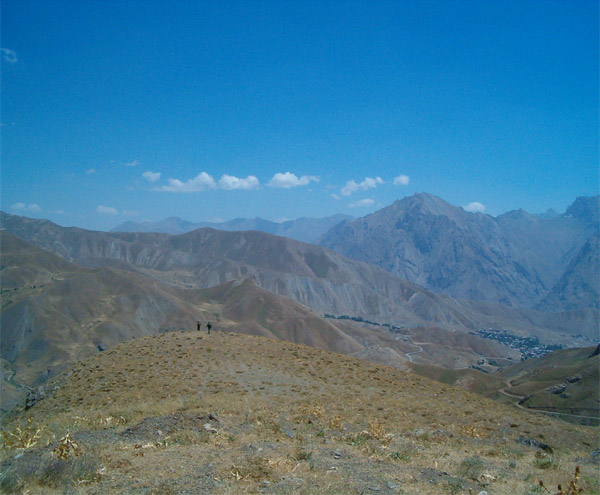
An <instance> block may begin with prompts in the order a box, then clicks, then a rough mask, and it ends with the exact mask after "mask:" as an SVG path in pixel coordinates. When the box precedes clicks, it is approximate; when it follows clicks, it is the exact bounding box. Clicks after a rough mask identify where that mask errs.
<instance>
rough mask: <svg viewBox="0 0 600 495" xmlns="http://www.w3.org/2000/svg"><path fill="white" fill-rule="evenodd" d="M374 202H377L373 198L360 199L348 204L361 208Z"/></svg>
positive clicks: (351, 206)
mask: <svg viewBox="0 0 600 495" xmlns="http://www.w3.org/2000/svg"><path fill="white" fill-rule="evenodd" d="M373 203H375V201H374V200H372V199H360V200H358V201H355V202H354V203H350V204H349V205H348V206H349V207H350V208H360V207H361V206H371V205H372V204H373Z"/></svg>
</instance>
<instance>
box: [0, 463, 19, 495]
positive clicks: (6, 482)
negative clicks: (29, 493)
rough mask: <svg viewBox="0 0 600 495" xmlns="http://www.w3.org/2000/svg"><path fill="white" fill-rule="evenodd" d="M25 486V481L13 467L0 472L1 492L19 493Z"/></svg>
mask: <svg viewBox="0 0 600 495" xmlns="http://www.w3.org/2000/svg"><path fill="white" fill-rule="evenodd" d="M24 488H25V482H24V481H23V479H22V478H21V476H19V474H18V473H16V472H15V471H14V470H13V469H10V468H9V469H7V470H6V471H4V472H3V473H2V474H0V491H2V493H19V492H21V491H23V489H24Z"/></svg>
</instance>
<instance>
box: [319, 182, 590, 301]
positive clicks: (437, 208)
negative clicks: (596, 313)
mask: <svg viewBox="0 0 600 495" xmlns="http://www.w3.org/2000/svg"><path fill="white" fill-rule="evenodd" d="M597 230H598V197H595V198H578V199H577V201H575V203H574V204H573V205H572V206H571V207H570V208H569V209H568V210H567V212H566V213H565V215H559V216H555V215H545V216H535V215H530V214H528V213H526V212H524V211H522V210H519V211H514V212H509V213H507V214H505V215H501V216H499V217H497V218H493V217H491V216H489V215H484V214H481V213H469V212H467V211H465V210H463V209H462V208H460V207H455V206H452V205H450V204H448V203H446V202H445V201H443V200H442V199H440V198H437V197H435V196H432V195H430V194H425V193H422V194H415V195H414V196H412V197H408V198H404V199H402V200H399V201H396V202H395V203H394V204H392V205H391V206H388V207H387V208H384V209H382V210H380V211H378V212H376V213H373V214H371V215H368V216H366V217H364V218H360V219H358V220H355V221H351V222H343V223H342V224H339V225H337V226H335V227H333V228H332V229H331V230H330V231H329V232H328V233H327V234H325V236H324V237H323V238H322V239H321V240H320V241H319V243H320V244H321V245H323V246H325V247H328V248H330V249H333V250H335V251H337V252H339V253H341V254H344V255H345V256H349V257H351V258H354V259H357V260H360V261H365V262H368V263H373V264H376V265H378V266H380V267H382V268H384V269H385V270H387V271H389V272H390V273H394V274H397V275H399V276H401V277H402V278H405V279H407V280H409V281H411V282H414V283H416V284H419V285H421V286H423V287H426V288H428V289H431V290H434V291H436V292H438V293H444V294H448V295H450V296H452V297H458V298H465V299H472V300H480V301H490V302H500V303H502V304H507V305H511V306H515V307H533V306H535V305H536V304H537V303H538V302H539V301H540V300H541V299H543V298H544V297H546V296H547V294H548V292H549V291H550V290H551V289H552V287H553V286H554V284H555V283H556V282H557V281H558V280H559V279H560V278H561V276H563V273H564V271H565V269H567V265H568V264H569V261H570V260H571V259H572V258H573V256H574V255H575V254H576V253H577V252H578V251H579V250H580V249H581V247H582V246H583V245H584V244H585V242H586V240H587V239H589V237H590V236H591V235H593V233H594V232H597ZM592 268H593V267H592ZM595 290H596V293H597V292H598V290H597V283H596V289H595ZM578 296H581V292H579V294H578ZM578 296H575V294H573V297H570V296H569V295H568V294H565V295H564V297H565V298H567V299H569V300H568V301H567V302H566V304H565V305H563V306H561V307H560V308H559V309H567V308H568V309H583V306H582V300H581V299H580V298H579V297H578ZM589 299H590V298H589V297H588V298H585V299H584V301H585V302H584V304H587V300H589ZM586 307H587V306H586Z"/></svg>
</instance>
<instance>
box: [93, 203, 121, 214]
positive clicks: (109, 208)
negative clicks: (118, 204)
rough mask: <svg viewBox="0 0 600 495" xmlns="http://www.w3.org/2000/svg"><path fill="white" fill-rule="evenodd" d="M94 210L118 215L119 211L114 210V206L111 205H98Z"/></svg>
mask: <svg viewBox="0 0 600 495" xmlns="http://www.w3.org/2000/svg"><path fill="white" fill-rule="evenodd" d="M96 211H97V212H98V213H102V214H103V215H118V214H119V212H118V211H117V210H116V208H113V207H112V206H102V205H98V207H97V208H96Z"/></svg>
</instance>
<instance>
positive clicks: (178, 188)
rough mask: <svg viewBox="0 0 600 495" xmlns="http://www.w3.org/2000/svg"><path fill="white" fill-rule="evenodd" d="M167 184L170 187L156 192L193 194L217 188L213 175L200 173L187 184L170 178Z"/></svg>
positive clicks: (163, 187)
mask: <svg viewBox="0 0 600 495" xmlns="http://www.w3.org/2000/svg"><path fill="white" fill-rule="evenodd" d="M167 182H168V183H169V184H168V185H166V186H162V187H160V188H157V189H156V190H157V191H168V192H186V193H192V192H199V191H205V190H206V189H214V188H215V187H216V186H217V184H216V182H215V179H213V178H212V175H209V174H207V173H206V172H200V173H199V174H198V175H197V176H196V177H194V178H193V179H190V180H188V181H186V182H183V181H180V180H179V179H173V178H169V179H168V181H167Z"/></svg>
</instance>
